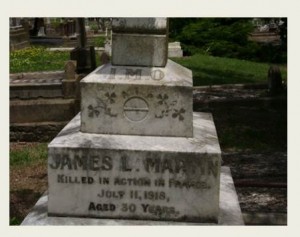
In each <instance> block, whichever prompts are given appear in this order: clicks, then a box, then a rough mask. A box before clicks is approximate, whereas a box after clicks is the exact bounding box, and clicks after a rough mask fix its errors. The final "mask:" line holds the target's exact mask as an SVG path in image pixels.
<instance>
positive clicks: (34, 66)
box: [10, 47, 69, 73]
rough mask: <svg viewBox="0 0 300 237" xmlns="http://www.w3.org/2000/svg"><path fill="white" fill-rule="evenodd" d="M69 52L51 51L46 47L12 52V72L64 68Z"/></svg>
mask: <svg viewBox="0 0 300 237" xmlns="http://www.w3.org/2000/svg"><path fill="white" fill-rule="evenodd" d="M67 60H69V52H59V51H55V52H51V51H47V50H46V48H44V47H30V48H26V49H21V50H16V51H13V52H11V53H10V73H16V72H33V71H51V70H63V68H64V63H65V61H67Z"/></svg>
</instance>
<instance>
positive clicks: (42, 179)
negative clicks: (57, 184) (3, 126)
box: [10, 143, 48, 224]
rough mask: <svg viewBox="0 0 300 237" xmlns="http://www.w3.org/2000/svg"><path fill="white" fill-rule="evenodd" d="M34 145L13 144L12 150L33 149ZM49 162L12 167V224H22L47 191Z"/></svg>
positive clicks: (11, 145) (43, 161)
mask: <svg viewBox="0 0 300 237" xmlns="http://www.w3.org/2000/svg"><path fill="white" fill-rule="evenodd" d="M35 146H36V144H34V143H11V144H10V150H14V151H18V150H24V148H25V147H26V148H28V147H29V148H33V147H35ZM47 188H48V183H47V162H46V160H42V161H37V162H34V163H32V164H30V163H29V164H28V165H20V164H17V165H12V163H11V166H10V223H11V224H20V223H21V222H22V220H23V219H24V217H25V216H26V215H27V214H28V212H29V211H30V209H31V208H32V207H33V206H34V204H35V203H36V202H37V200H38V199H39V198H40V197H41V195H42V194H43V193H44V192H45V191H46V190H47Z"/></svg>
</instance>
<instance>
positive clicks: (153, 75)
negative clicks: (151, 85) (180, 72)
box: [151, 69, 165, 80]
mask: <svg viewBox="0 0 300 237" xmlns="http://www.w3.org/2000/svg"><path fill="white" fill-rule="evenodd" d="M164 76H165V74H164V73H163V71H161V70H158V69H156V70H153V71H152V72H151V78H152V79H153V80H161V79H163V78H164Z"/></svg>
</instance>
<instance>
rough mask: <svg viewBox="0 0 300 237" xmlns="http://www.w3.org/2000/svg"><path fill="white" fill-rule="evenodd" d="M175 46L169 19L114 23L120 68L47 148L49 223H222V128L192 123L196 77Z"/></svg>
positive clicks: (198, 119) (106, 70)
mask: <svg viewBox="0 0 300 237" xmlns="http://www.w3.org/2000/svg"><path fill="white" fill-rule="evenodd" d="M133 38H135V40H133ZM136 39H139V40H141V41H140V43H138V44H135V45H137V46H138V47H139V48H138V49H136V48H135V47H133V45H132V44H133V43H136ZM161 39H163V40H162V41H160V40H161ZM166 39H167V19H165V18H159V19H157V18H149V19H148V18H142V19H141V18H130V19H127V18H121V19H115V20H114V21H113V41H114V40H115V43H113V44H112V47H113V48H112V50H113V53H112V64H110V63H108V64H105V65H102V66H101V67H99V68H97V69H96V70H95V71H93V72H92V73H90V74H89V75H88V76H87V77H85V78H84V79H83V80H82V81H81V113H80V114H79V115H77V116H76V117H75V118H74V119H73V120H72V121H71V122H70V123H69V124H68V125H67V126H66V127H65V128H64V129H63V130H62V131H61V132H60V133H59V134H58V135H57V137H56V138H54V140H53V141H52V142H51V143H50V144H49V146H48V149H49V155H48V184H49V192H48V214H49V215H51V216H68V217H86V218H91V217H95V218H107V219H112V218H113V219H135V220H156V221H158V220H159V221H182V222H198V223H218V222H219V221H220V220H219V217H220V213H219V209H220V206H219V203H220V167H221V150H220V146H219V142H218V137H217V133H216V129H215V126H214V122H213V119H212V116H211V115H210V114H207V113H193V110H192V86H193V84H192V72H191V71H190V70H189V69H186V68H184V67H182V66H180V65H178V64H176V63H174V62H172V61H170V60H167V44H166V43H165V42H164V41H166V42H167V40H166ZM156 43H157V44H156ZM122 44H123V45H122ZM156 45H159V47H153V46H156ZM127 46H128V47H127ZM142 49H144V50H145V52H143V53H142V54H140V55H139V52H140V51H141V50H142ZM128 50H129V51H128ZM131 51H132V52H131ZM126 59H127V60H126ZM133 59H134V60H133ZM225 186H226V185H225ZM229 186H230V185H229ZM225 205H227V204H225ZM238 213H240V209H239V210H238ZM222 215H225V216H226V215H230V213H225V214H224V213H223V214H222Z"/></svg>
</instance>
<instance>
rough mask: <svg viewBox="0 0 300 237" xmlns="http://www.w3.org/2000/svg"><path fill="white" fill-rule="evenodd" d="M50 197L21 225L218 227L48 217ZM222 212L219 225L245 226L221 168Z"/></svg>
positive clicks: (228, 175)
mask: <svg viewBox="0 0 300 237" xmlns="http://www.w3.org/2000/svg"><path fill="white" fill-rule="evenodd" d="M47 206H48V195H47V194H45V195H43V196H42V197H41V198H40V199H39V201H38V202H37V203H36V205H35V206H34V207H33V209H32V211H31V212H30V213H29V214H28V215H27V216H26V218H25V219H24V221H23V222H22V223H21V225H216V224H214V223H205V224H203V223H193V222H175V221H148V220H121V219H96V218H75V217H54V216H48V211H47ZM219 207H220V212H219V220H218V224H217V225H244V221H243V217H242V212H241V209H240V205H239V201H238V197H237V194H236V190H235V187H234V183H233V180H232V176H231V172H230V168H229V167H224V166H223V167H221V184H220V202H219Z"/></svg>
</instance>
